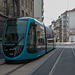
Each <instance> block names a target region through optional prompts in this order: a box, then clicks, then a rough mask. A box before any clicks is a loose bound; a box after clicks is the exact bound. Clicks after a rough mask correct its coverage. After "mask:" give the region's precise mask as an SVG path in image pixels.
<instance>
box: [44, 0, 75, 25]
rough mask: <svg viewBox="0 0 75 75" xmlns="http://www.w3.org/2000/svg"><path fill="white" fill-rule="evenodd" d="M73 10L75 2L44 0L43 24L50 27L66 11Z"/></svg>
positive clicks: (68, 0)
mask: <svg viewBox="0 0 75 75" xmlns="http://www.w3.org/2000/svg"><path fill="white" fill-rule="evenodd" d="M73 8H75V0H44V24H45V25H46V26H49V25H51V22H52V21H53V20H56V19H57V18H58V17H59V16H60V15H61V14H62V13H64V12H65V11H66V10H71V9H73Z"/></svg>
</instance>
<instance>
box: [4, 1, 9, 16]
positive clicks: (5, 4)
mask: <svg viewBox="0 0 75 75" xmlns="http://www.w3.org/2000/svg"><path fill="white" fill-rule="evenodd" d="M7 11H8V9H7V0H4V15H8V12H7Z"/></svg>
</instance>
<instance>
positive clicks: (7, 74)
mask: <svg viewBox="0 0 75 75" xmlns="http://www.w3.org/2000/svg"><path fill="white" fill-rule="evenodd" d="M24 65H25V64H22V65H20V66H19V67H17V68H15V69H13V70H12V71H10V72H8V73H6V74H5V75H10V74H11V73H13V72H15V71H16V70H18V69H19V68H21V67H23V66H24Z"/></svg>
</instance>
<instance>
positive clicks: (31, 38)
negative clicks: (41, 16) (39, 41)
mask: <svg viewBox="0 0 75 75" xmlns="http://www.w3.org/2000/svg"><path fill="white" fill-rule="evenodd" d="M35 28H36V27H34V26H33V25H32V24H31V25H30V28H29V32H28V39H27V49H28V51H29V52H33V50H35V48H36V30H35Z"/></svg>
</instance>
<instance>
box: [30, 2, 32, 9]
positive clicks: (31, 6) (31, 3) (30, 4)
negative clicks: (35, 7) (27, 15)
mask: <svg viewBox="0 0 75 75" xmlns="http://www.w3.org/2000/svg"><path fill="white" fill-rule="evenodd" d="M30 5H31V10H32V2H30Z"/></svg>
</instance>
